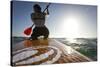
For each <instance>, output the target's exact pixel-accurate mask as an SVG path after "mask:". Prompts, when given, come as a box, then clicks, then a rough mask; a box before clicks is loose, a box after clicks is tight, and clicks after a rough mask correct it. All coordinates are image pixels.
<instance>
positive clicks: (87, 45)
mask: <svg viewBox="0 0 100 67" xmlns="http://www.w3.org/2000/svg"><path fill="white" fill-rule="evenodd" d="M25 39H27V38H26V37H12V50H14V49H15V48H16V46H18V44H17V43H19V42H21V41H24V40H25ZM54 39H56V40H58V41H60V42H61V43H63V44H66V45H67V46H71V47H72V48H73V49H75V50H77V51H78V52H80V53H82V54H83V55H85V56H87V57H89V58H91V59H92V60H94V61H96V60H97V38H74V39H67V38H54ZM19 46H20V45H19Z"/></svg>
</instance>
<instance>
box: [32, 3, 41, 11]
mask: <svg viewBox="0 0 100 67" xmlns="http://www.w3.org/2000/svg"><path fill="white" fill-rule="evenodd" d="M33 8H34V11H36V12H41V7H40V5H38V4H35V5H34V6H33Z"/></svg>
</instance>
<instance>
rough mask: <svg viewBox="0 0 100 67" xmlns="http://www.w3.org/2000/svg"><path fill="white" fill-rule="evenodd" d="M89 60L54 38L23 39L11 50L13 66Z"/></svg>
mask: <svg viewBox="0 0 100 67" xmlns="http://www.w3.org/2000/svg"><path fill="white" fill-rule="evenodd" d="M19 45H20V46H21V47H20V48H19ZM16 47H17V46H16ZM89 61H92V60H91V59H89V58H88V57H86V56H84V55H82V54H80V53H79V52H77V51H76V50H74V49H73V48H71V47H70V46H67V45H65V44H63V43H61V42H59V41H57V40H55V39H48V40H34V41H30V40H25V41H22V42H20V43H18V48H16V49H15V51H13V52H12V63H13V64H12V65H14V66H17V65H18V66H20V65H40V64H60V63H76V62H89Z"/></svg>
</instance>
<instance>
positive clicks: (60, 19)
mask: <svg viewBox="0 0 100 67" xmlns="http://www.w3.org/2000/svg"><path fill="white" fill-rule="evenodd" d="M34 4H39V5H40V6H41V8H42V11H43V10H44V9H45V7H46V5H47V4H48V3H43V2H42V3H40V2H25V1H13V6H12V8H13V10H12V12H13V16H12V36H26V35H25V34H24V33H23V31H24V30H25V29H26V28H27V27H30V26H31V25H32V23H33V22H32V21H31V17H30V14H31V13H32V12H34V11H33V8H32V7H33V5H34ZM49 13H50V15H48V16H47V17H46V21H45V25H46V26H47V28H48V29H49V32H50V35H49V37H56V38H62V37H64V38H92V37H97V6H92V5H74V4H58V3H52V4H51V5H50V7H49Z"/></svg>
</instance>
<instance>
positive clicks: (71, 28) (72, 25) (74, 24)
mask: <svg viewBox="0 0 100 67" xmlns="http://www.w3.org/2000/svg"><path fill="white" fill-rule="evenodd" d="M62 24H63V25H62V32H63V33H64V35H65V36H66V38H76V37H78V35H79V33H78V31H79V21H78V19H77V18H76V17H69V18H66V19H64V20H63V23H62Z"/></svg>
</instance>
